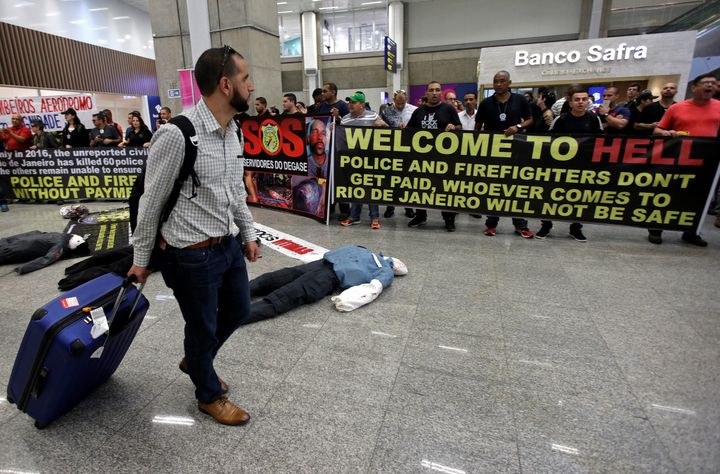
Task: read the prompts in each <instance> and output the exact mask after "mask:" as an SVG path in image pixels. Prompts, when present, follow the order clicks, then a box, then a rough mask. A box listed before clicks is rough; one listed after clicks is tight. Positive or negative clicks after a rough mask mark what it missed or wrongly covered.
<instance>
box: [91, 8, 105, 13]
mask: <svg viewBox="0 0 720 474" xmlns="http://www.w3.org/2000/svg"><path fill="white" fill-rule="evenodd" d="M106 10H109V8H91V9H90V11H91V12H104V11H106Z"/></svg>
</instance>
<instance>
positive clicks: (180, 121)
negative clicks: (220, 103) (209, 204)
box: [128, 115, 200, 266]
mask: <svg viewBox="0 0 720 474" xmlns="http://www.w3.org/2000/svg"><path fill="white" fill-rule="evenodd" d="M168 123H171V124H173V125H175V126H176V127H177V128H179V129H180V131H181V132H182V134H183V137H185V157H184V158H183V162H182V165H181V167H180V174H179V175H178V177H177V179H176V180H175V183H173V188H172V191H170V195H169V196H168V199H167V201H165V205H164V206H163V209H162V213H161V214H160V222H159V223H158V228H157V238H156V242H155V247H156V248H157V243H158V242H159V239H160V229H161V228H162V225H163V223H165V222H167V220H168V218H169V217H170V214H171V213H172V210H173V208H174V207H175V204H176V203H177V200H178V198H179V197H180V189H182V186H183V184H184V183H185V181H187V179H188V178H192V196H190V199H193V198H194V197H196V196H197V193H196V192H195V188H197V187H198V186H200V179H199V178H198V176H197V174H196V173H195V160H196V159H197V137H196V136H195V127H193V124H192V122H190V119H188V118H187V117H185V116H184V115H177V116H175V117H173V118H171V119H170V121H169V122H168ZM144 192H145V169H143V171H142V173H140V174H139V175H138V177H137V179H136V180H135V184H134V185H133V188H132V191H131V192H130V197H129V198H128V204H129V205H130V229H131V231H132V233H133V234H134V233H135V227H136V226H137V216H138V210H139V208H140V196H142V195H143V193H144ZM155 253H156V252H155V251H154V250H153V255H154V254H155ZM153 260H154V258H151V262H153ZM151 266H152V264H151Z"/></svg>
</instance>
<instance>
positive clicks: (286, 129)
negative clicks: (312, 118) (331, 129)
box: [242, 115, 308, 175]
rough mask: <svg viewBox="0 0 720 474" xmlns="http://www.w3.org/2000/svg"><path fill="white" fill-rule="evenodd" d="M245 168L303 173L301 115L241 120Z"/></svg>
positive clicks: (304, 160)
mask: <svg viewBox="0 0 720 474" xmlns="http://www.w3.org/2000/svg"><path fill="white" fill-rule="evenodd" d="M242 132H243V138H244V140H245V143H244V144H245V148H244V155H245V169H246V170H248V171H269V172H272V173H286V174H295V175H306V174H307V171H308V167H307V150H306V147H305V117H304V116H302V115H289V116H284V115H278V116H272V115H271V116H268V117H263V118H259V117H250V118H247V119H245V120H243V122H242Z"/></svg>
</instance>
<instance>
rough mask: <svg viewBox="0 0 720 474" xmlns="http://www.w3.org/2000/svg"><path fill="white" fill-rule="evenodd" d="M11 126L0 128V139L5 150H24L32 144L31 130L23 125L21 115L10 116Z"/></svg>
mask: <svg viewBox="0 0 720 474" xmlns="http://www.w3.org/2000/svg"><path fill="white" fill-rule="evenodd" d="M10 122H11V123H12V126H11V127H7V128H0V141H2V142H3V144H4V145H5V150H6V151H25V150H27V149H28V148H30V146H31V145H32V132H31V131H30V129H29V128H28V127H27V126H26V125H25V123H24V120H23V118H22V115H18V114H15V115H13V116H12V117H10Z"/></svg>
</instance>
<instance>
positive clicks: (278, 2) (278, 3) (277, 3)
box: [277, 2, 287, 5]
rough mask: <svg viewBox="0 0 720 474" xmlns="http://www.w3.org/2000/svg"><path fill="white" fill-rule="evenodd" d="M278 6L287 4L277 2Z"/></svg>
mask: <svg viewBox="0 0 720 474" xmlns="http://www.w3.org/2000/svg"><path fill="white" fill-rule="evenodd" d="M277 4H278V5H287V2H277Z"/></svg>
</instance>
